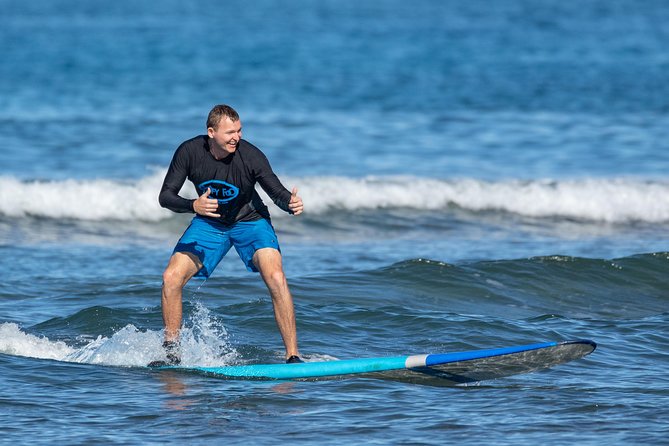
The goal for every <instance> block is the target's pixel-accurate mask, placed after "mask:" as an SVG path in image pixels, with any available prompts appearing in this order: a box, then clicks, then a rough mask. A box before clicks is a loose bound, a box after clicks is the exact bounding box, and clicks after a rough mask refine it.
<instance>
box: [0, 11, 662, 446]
mask: <svg viewBox="0 0 669 446" xmlns="http://www.w3.org/2000/svg"><path fill="white" fill-rule="evenodd" d="M0 10H1V11H2V13H1V14H0V23H1V24H2V26H0V48H1V50H0V54H1V55H2V58H1V62H0V79H1V82H0V254H1V255H0V274H1V275H2V280H1V281H0V389H1V390H0V432H2V439H3V440H2V441H4V442H7V443H16V444H28V443H30V444H32V443H35V444H40V443H44V444H47V443H48V444H54V443H57V444H210V443H211V442H215V443H223V444H242V443H244V444H246V443H249V442H250V443H252V444H275V443H277V442H279V441H290V442H293V443H297V444H317V445H321V444H435V445H436V444H455V443H457V444H492V443H494V444H513V445H534V444H550V445H562V444H565V445H566V444H569V445H571V444H592V445H600V444H653V445H655V444H668V440H667V438H669V424H668V423H667V418H668V416H669V409H668V407H669V379H668V378H667V376H666V369H667V367H668V366H669V355H668V353H669V329H668V328H667V327H668V326H669V312H668V310H667V308H669V291H668V290H669V286H667V285H668V277H669V242H668V240H669V177H668V176H667V172H668V171H669V143H668V141H669V82H667V80H668V79H669V53H668V52H667V42H669V26H668V25H667V24H668V23H669V5H668V4H667V3H666V2H663V1H659V0H658V1H653V0H650V1H644V2H635V1H631V0H609V1H605V0H587V1H583V2H563V1H558V0H541V1H536V2H527V1H521V0H510V1H504V2H483V1H454V0H447V1H437V0H416V1H413V2H402V1H397V0H384V1H381V0H369V1H364V2H359V1H357V2H356V1H350V0H337V1H335V0H320V1H311V0H288V1H284V2H274V1H269V0H262V1H257V2H253V3H252V4H249V3H248V2H241V1H226V2H214V1H208V0H195V1H190V2H179V1H174V0H166V1H163V2H132V1H127V0H120V1H116V2H112V3H99V2H79V1H67V0H51V1H46V0H35V1H33V2H20V3H19V2H13V1H7V0H0ZM217 103H229V104H231V105H233V106H234V107H235V108H236V109H237V110H238V111H239V112H240V114H241V117H242V121H243V124H244V135H245V138H246V139H248V140H249V141H251V142H252V143H254V144H255V145H257V146H259V147H260V148H261V149H262V150H263V151H264V152H265V153H266V154H267V156H268V158H269V159H270V161H271V163H272V165H273V167H274V170H275V171H276V172H277V174H278V175H279V176H280V178H281V179H282V181H283V182H284V184H285V185H286V186H287V187H288V188H291V187H293V186H296V187H298V189H299V191H300V195H301V196H302V197H303V199H304V202H305V206H306V208H305V209H306V210H305V213H304V215H302V216H299V217H292V216H288V215H285V214H283V213H282V212H281V211H279V210H278V209H276V208H271V211H272V214H273V223H274V226H275V227H276V229H277V232H278V234H279V238H280V241H281V244H282V251H283V254H284V263H285V269H286V272H287V274H288V276H289V283H290V285H291V289H292V292H293V294H294V299H295V306H296V313H297V318H298V335H299V339H300V349H301V351H302V353H303V354H304V355H305V357H306V358H307V359H308V360H323V359H337V358H340V359H348V358H357V357H365V356H385V355H402V354H418V353H438V352H451V351H461V350H470V349H479V348H494V347H504V346H512V345H517V344H525V343H532V342H540V341H558V340H565V339H575V338H585V339H592V340H594V341H595V342H597V343H598V349H597V350H596V351H595V352H594V353H593V354H592V355H590V356H588V357H587V358H585V359H582V360H579V361H575V362H572V363H569V364H565V365H561V366H558V367H555V368H553V369H550V370H546V371H542V372H536V373H532V374H526V375H519V376H514V377H509V378H505V379H500V380H496V381H488V382H482V383H480V384H478V385H475V386H467V387H431V386H421V385H412V384H407V383H399V382H393V381H384V380H371V379H348V380H337V381H327V382H246V381H234V380H223V379H216V378H212V377H209V376H202V375H197V374H179V373H174V374H171V373H158V372H154V371H151V370H148V369H146V368H142V366H143V365H144V364H146V363H147V362H149V361H150V360H153V359H156V356H158V355H160V342H161V338H162V332H161V329H162V320H161V313H160V286H161V283H160V282H161V273H162V271H163V269H164V267H165V265H166V263H167V260H168V258H169V255H170V253H171V250H172V247H173V245H174V243H175V242H176V240H177V239H178V237H179V236H180V234H181V232H182V231H183V229H184V228H185V226H186V225H187V224H188V221H189V218H190V217H189V216H187V215H175V214H172V213H171V212H169V211H167V210H164V209H161V208H160V207H159V205H158V203H157V195H158V191H159V188H160V185H161V182H162V178H163V175H164V173H165V170H166V168H167V165H168V163H169V161H170V159H171V157H172V155H173V152H174V150H175V148H176V147H177V146H178V145H179V143H181V142H182V141H183V140H185V139H187V138H190V137H192V136H194V135H196V134H201V133H203V132H204V121H205V119H206V114H207V112H208V110H209V109H210V108H211V106H212V105H214V104H217ZM183 193H184V195H187V196H189V195H190V196H192V194H193V191H192V186H190V185H186V186H185V188H184V190H183ZM184 309H185V313H186V316H185V321H184V330H183V336H182V342H183V343H184V346H185V351H184V358H183V359H184V362H185V363H187V364H192V365H223V364H240V363H255V362H279V361H281V359H282V356H283V352H282V344H281V342H280V338H279V335H278V333H277V330H276V328H275V324H274V320H273V317H272V308H271V301H270V300H269V297H268V295H267V291H266V289H265V288H264V286H263V285H262V283H261V281H260V279H259V278H258V277H257V276H255V275H253V274H251V273H248V272H247V271H246V270H245V268H244V267H243V265H242V264H241V262H240V261H239V260H238V258H237V257H236V254H235V253H234V252H231V253H230V254H229V255H228V257H226V258H225V259H224V261H223V262H222V263H221V265H220V266H219V268H218V269H217V271H216V273H215V274H214V275H213V276H212V277H211V278H210V279H208V280H207V281H205V282H203V281H201V280H194V281H193V282H191V283H190V284H189V285H188V286H187V288H186V292H185V295H184Z"/></svg>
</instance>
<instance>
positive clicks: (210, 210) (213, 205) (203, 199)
mask: <svg viewBox="0 0 669 446" xmlns="http://www.w3.org/2000/svg"><path fill="white" fill-rule="evenodd" d="M210 193H211V189H210V188H207V190H206V191H205V193H203V194H202V195H200V197H199V198H198V199H197V200H195V201H194V202H193V210H194V211H195V213H196V214H198V215H202V216H204V217H215V218H217V217H220V216H221V215H220V214H216V213H215V212H216V211H217V210H218V200H216V199H214V198H209V194H210Z"/></svg>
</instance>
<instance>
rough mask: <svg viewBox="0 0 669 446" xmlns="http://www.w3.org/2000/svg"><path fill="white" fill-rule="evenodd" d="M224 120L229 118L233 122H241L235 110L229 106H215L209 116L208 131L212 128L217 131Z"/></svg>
mask: <svg viewBox="0 0 669 446" xmlns="http://www.w3.org/2000/svg"><path fill="white" fill-rule="evenodd" d="M223 118H228V119H229V120H231V121H232V122H237V121H239V114H237V112H236V111H235V109H234V108H232V107H230V106H229V105H225V104H219V105H215V106H214V108H212V109H211V111H210V112H209V116H207V129H209V128H210V127H211V128H212V129H214V130H216V129H217V128H218V123H219V122H221V119H223Z"/></svg>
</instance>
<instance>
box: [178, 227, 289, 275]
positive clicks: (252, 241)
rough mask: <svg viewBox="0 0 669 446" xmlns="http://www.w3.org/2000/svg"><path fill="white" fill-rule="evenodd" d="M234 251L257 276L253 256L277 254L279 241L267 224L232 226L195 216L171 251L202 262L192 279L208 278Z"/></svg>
mask: <svg viewBox="0 0 669 446" xmlns="http://www.w3.org/2000/svg"><path fill="white" fill-rule="evenodd" d="M233 246H234V247H235V250H236V251H237V254H239V257H240V258H241V259H242V262H244V265H246V269H248V270H249V271H254V272H258V269H257V268H256V267H255V265H254V264H253V254H255V252H256V251H257V250H259V249H262V248H274V249H276V250H278V251H279V252H280V251H281V249H280V248H279V240H278V239H277V237H276V233H275V232H274V228H273V227H272V225H271V224H270V222H269V221H267V220H265V219H264V218H261V219H260V220H256V221H240V222H237V223H235V224H234V225H232V226H227V225H224V224H221V223H219V222H217V221H215V220H210V219H208V218H203V217H200V216H199V215H196V216H195V217H194V218H193V220H192V221H191V223H190V226H188V228H187V229H186V231H185V232H184V233H183V235H182V236H181V238H180V239H179V242H177V245H176V246H175V248H174V252H173V254H174V253H176V252H189V253H191V254H194V255H196V256H197V258H198V259H200V262H202V265H203V266H202V268H201V269H200V271H198V272H197V274H195V277H209V276H210V275H211V273H213V272H214V269H215V268H216V266H217V265H218V264H219V263H220V261H221V260H222V259H223V257H224V256H225V255H226V254H227V253H228V251H229V250H230V248H231V247H233Z"/></svg>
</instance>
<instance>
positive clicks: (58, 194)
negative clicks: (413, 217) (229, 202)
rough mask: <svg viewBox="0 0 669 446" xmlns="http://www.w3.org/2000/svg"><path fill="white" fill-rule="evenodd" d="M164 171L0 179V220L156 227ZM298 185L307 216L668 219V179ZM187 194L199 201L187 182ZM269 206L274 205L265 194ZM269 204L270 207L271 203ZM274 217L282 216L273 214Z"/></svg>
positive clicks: (389, 179) (385, 179)
mask: <svg viewBox="0 0 669 446" xmlns="http://www.w3.org/2000/svg"><path fill="white" fill-rule="evenodd" d="M163 176H164V171H157V172H155V173H153V174H151V175H149V176H147V177H145V178H141V179H139V180H136V181H114V180H108V179H98V180H63V181H21V180H18V179H16V178H13V177H0V215H4V216H8V217H24V216H37V217H44V218H54V219H61V218H70V219H79V220H121V221H134V220H144V221H159V220H162V219H167V218H170V217H171V216H172V215H173V214H172V213H171V212H170V211H168V210H166V209H162V208H161V207H160V206H159V204H158V191H159V190H160V186H161V183H162V179H163ZM282 181H283V183H284V184H285V185H286V186H287V187H289V188H291V187H292V186H297V187H298V188H299V194H300V196H301V197H302V198H303V199H304V202H305V212H306V213H309V214H311V215H319V214H323V213H325V212H328V211H346V212H356V211H360V210H374V209H384V208H408V209H416V210H424V211H443V210H445V209H446V208H447V207H448V206H451V205H455V206H458V207H460V208H463V209H467V210H471V211H504V212H512V213H516V214H519V215H524V216H529V217H558V218H570V219H584V220H596V221H606V222H630V221H640V222H650V223H659V222H666V221H669V181H650V180H643V179H628V178H586V179H575V180H527V181H524V180H505V181H482V180H476V179H466V178H465V179H456V180H441V179H432V178H420V177H411V176H381V177H365V178H349V177H334V176H332V177H301V178H300V177H297V178H286V177H283V178H282ZM181 194H182V196H185V197H187V198H194V197H195V192H194V188H193V186H192V184H190V183H189V182H187V183H186V184H185V185H184V187H183V189H182V191H181ZM261 195H262V196H263V199H264V201H265V202H266V203H268V204H270V203H271V202H270V200H269V199H268V198H267V196H266V195H265V194H264V192H262V191H261ZM270 206H273V205H271V204H270ZM272 215H273V216H274V217H276V218H281V217H282V216H284V215H285V213H283V212H282V211H279V210H278V209H273V213H272Z"/></svg>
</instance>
